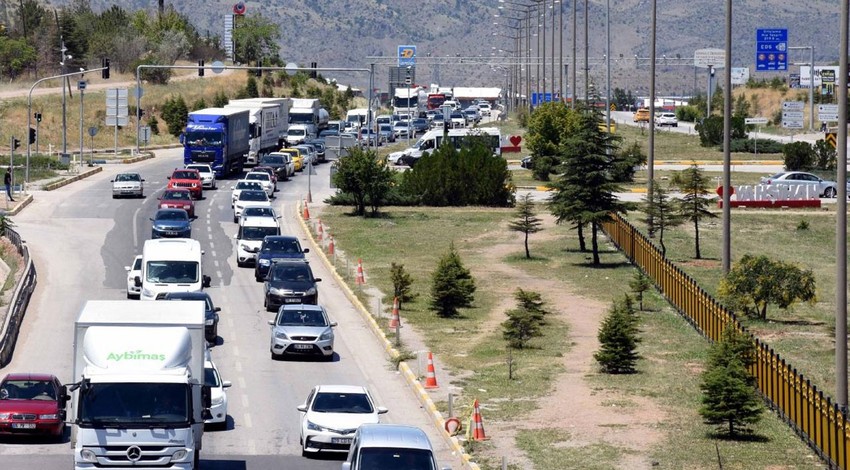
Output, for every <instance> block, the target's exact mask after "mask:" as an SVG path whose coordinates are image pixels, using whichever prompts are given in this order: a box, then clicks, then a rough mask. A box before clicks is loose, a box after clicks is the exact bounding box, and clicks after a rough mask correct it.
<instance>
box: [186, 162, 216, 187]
mask: <svg viewBox="0 0 850 470" xmlns="http://www.w3.org/2000/svg"><path fill="white" fill-rule="evenodd" d="M186 168H187V169H189V170H198V173H200V174H201V186H203V188H204V189H216V182H215V172H214V171H213V169H212V167H211V166H209V165H207V164H206V163H192V164H189V165H186Z"/></svg>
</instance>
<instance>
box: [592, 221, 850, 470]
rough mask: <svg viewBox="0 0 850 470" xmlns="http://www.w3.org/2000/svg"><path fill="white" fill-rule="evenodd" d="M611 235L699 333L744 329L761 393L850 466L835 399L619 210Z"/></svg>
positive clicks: (849, 430) (813, 443)
mask: <svg viewBox="0 0 850 470" xmlns="http://www.w3.org/2000/svg"><path fill="white" fill-rule="evenodd" d="M602 228H603V230H604V231H605V233H606V234H607V235H608V238H609V239H610V240H611V241H612V242H613V243H614V245H616V246H617V248H618V249H619V250H620V251H621V252H623V254H624V255H625V256H626V257H628V258H629V260H630V261H631V262H632V263H634V264H635V265H636V266H638V267H639V268H640V269H641V270H643V272H644V273H646V275H647V276H648V277H649V278H650V279H652V280H653V282H654V283H655V286H656V288H658V290H659V291H660V292H661V294H662V295H663V296H664V297H665V298H667V300H668V301H669V302H670V304H671V305H673V306H674V307H675V308H676V309H677V310H678V311H679V314H681V315H682V316H683V317H684V318H685V319H686V320H687V321H688V322H689V323H690V324H691V325H692V326H693V327H694V328H695V329H696V330H697V331H698V332H699V333H701V334H702V335H703V336H705V337H706V338H708V339H709V340H711V341H717V340H719V339H720V336H721V334H722V333H723V330H724V329H725V328H726V326H727V325H734V327H735V329H737V330H738V331H740V332H742V333H744V334H745V335H746V336H747V337H748V338H750V340H751V341H752V342H753V344H754V345H755V347H756V358H755V363H754V364H753V365H752V366H751V367H750V373H751V374H752V375H753V376H754V377H755V378H756V385H757V386H758V389H759V391H760V392H761V395H762V397H763V398H764V400H765V401H766V402H767V404H768V405H769V406H770V408H771V409H772V410H773V411H775V412H776V413H777V414H778V415H779V417H780V418H782V419H783V420H784V421H785V422H786V424H788V425H789V426H790V427H791V428H792V429H793V430H794V432H796V433H797V435H798V436H800V438H801V439H802V440H803V442H805V443H806V444H807V445H808V446H809V447H811V448H812V450H814V451H815V453H817V454H818V456H820V457H821V458H822V459H824V460H825V461H826V463H827V465H828V467H829V468H840V469H850V421H848V418H847V414H846V413H845V412H843V411H842V410H841V409H840V408H839V407H838V405H837V404H835V403H833V401H832V399H831V398H830V397H829V396H828V395H826V394H825V393H824V392H823V391H822V390H820V389H819V387H818V386H817V385H815V384H813V383H812V382H811V380H809V379H807V378H806V377H805V376H803V374H802V373H800V372H798V371H797V369H796V368H795V367H793V366H792V365H791V364H789V363H788V362H787V361H786V360H785V359H784V358H782V357H780V355H779V354H778V353H777V352H775V351H774V350H773V349H772V348H771V347H770V346H769V345H768V344H766V343H765V342H764V341H762V340H760V339H758V338H756V337H755V336H754V335H753V334H752V333H750V332H749V331H748V330H747V329H746V328H745V327H744V326H743V325H741V323H740V321H739V320H738V318H737V317H736V316H735V313H734V312H732V311H729V310H727V309H726V307H724V306H723V305H721V304H720V302H718V301H717V300H715V299H714V298H713V297H712V296H711V295H709V294H708V293H707V292H706V291H705V290H704V289H702V287H700V286H699V284H698V283H697V282H696V281H695V280H694V279H693V278H692V277H690V276H689V275H688V274H687V273H685V272H684V271H683V270H682V269H681V268H679V267H678V266H676V265H675V264H674V263H673V262H671V261H670V260H668V259H667V258H665V257H664V256H662V255H661V250H659V249H658V248H657V247H656V246H655V245H654V244H653V243H652V242H651V241H650V240H649V238H647V236H646V235H644V234H643V233H641V232H640V231H639V230H638V229H637V228H636V227H635V226H633V225H631V224H630V223H628V222H627V221H626V220H625V219H623V218H622V217H620V216H619V215H617V214H613V215H612V220H611V221H609V222H606V223H603V224H602Z"/></svg>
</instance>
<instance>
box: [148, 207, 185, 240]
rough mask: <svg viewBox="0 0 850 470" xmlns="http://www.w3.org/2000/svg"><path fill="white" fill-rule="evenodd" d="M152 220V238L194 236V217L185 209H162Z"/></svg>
mask: <svg viewBox="0 0 850 470" xmlns="http://www.w3.org/2000/svg"><path fill="white" fill-rule="evenodd" d="M151 221H152V222H153V226H151V238H191V237H192V219H190V218H189V213H188V212H186V210H184V209H160V210H158V211H156V214H155V215H154V216H153V217H152V218H151Z"/></svg>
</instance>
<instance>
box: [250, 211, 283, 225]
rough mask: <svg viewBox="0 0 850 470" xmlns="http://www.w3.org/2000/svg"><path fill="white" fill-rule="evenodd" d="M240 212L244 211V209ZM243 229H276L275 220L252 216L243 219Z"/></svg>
mask: <svg viewBox="0 0 850 470" xmlns="http://www.w3.org/2000/svg"><path fill="white" fill-rule="evenodd" d="M242 210H245V209H244V208H243V209H242ZM242 226H243V227H277V219H276V218H272V217H263V216H256V215H253V216H251V217H245V218H244V220H243V221H242Z"/></svg>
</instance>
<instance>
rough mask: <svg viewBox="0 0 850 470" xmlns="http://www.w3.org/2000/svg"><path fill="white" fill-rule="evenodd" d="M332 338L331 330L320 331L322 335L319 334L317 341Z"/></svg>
mask: <svg viewBox="0 0 850 470" xmlns="http://www.w3.org/2000/svg"><path fill="white" fill-rule="evenodd" d="M333 338H334V334H333V331H331V330H328V331H325V332H324V333H322V336H319V341H327V340H329V339H333Z"/></svg>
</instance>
